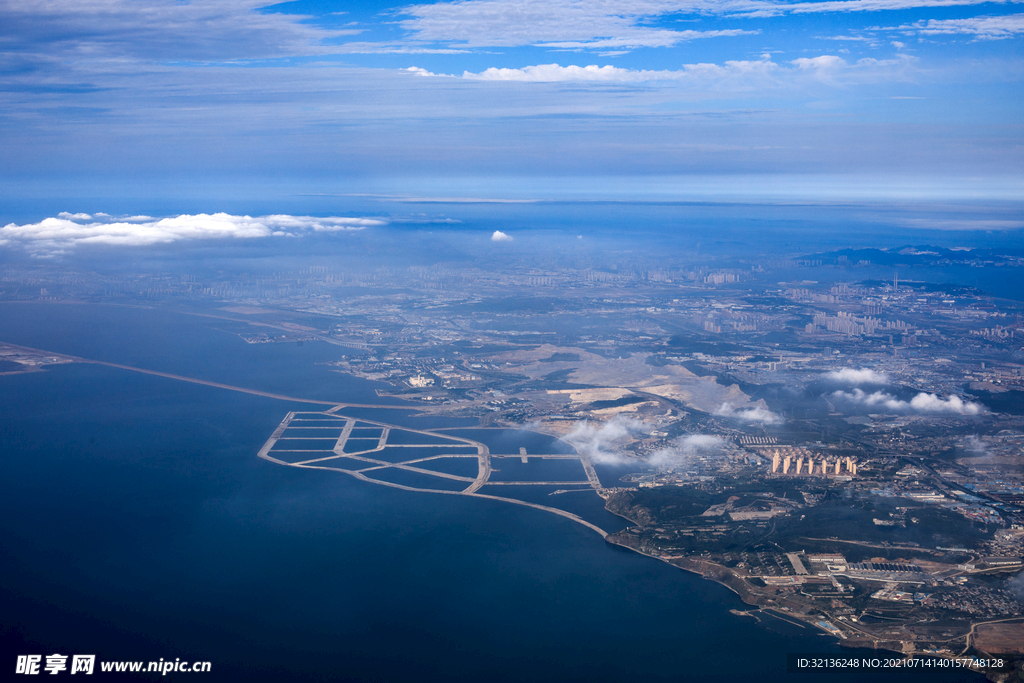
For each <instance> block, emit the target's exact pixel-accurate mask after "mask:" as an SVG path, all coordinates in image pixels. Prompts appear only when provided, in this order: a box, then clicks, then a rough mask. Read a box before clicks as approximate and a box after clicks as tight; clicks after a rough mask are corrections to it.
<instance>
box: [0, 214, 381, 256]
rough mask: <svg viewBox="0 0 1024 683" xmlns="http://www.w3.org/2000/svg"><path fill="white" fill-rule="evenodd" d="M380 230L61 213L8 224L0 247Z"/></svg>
mask: <svg viewBox="0 0 1024 683" xmlns="http://www.w3.org/2000/svg"><path fill="white" fill-rule="evenodd" d="M380 225H385V221H382V220H378V219H371V218H341V217H329V218H315V217H312V216H288V215H273V216H257V217H255V218H253V217H251V216H232V215H230V214H226V213H214V214H205V213H201V214H196V215H181V216H173V217H170V218H159V219H156V218H151V217H149V216H129V217H119V218H115V217H113V216H109V215H107V214H101V213H98V214H94V215H90V214H86V213H74V214H72V213H67V212H61V213H60V214H59V215H58V216H57V217H56V218H45V219H43V220H41V221H39V222H38V223H28V224H25V225H18V224H16V223H9V224H8V225H5V226H4V227H2V228H0V245H7V246H13V245H19V246H21V247H23V248H24V249H25V250H26V251H28V252H30V253H33V254H36V255H48V254H58V253H65V252H67V251H70V250H73V249H74V248H75V247H79V246H85V245H112V246H135V247H138V246H149V245H154V244H169V243H172V242H179V241H183V240H204V239H225V238H235V239H254V238H261V237H271V236H293V237H294V236H298V235H301V234H303V233H307V232H311V231H312V232H339V231H353V230H363V229H364V228H368V227H375V226H380Z"/></svg>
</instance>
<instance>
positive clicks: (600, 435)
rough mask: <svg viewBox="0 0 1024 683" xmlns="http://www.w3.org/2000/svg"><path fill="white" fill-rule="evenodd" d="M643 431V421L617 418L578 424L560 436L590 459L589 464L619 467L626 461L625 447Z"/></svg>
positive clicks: (644, 428) (618, 416)
mask: <svg viewBox="0 0 1024 683" xmlns="http://www.w3.org/2000/svg"><path fill="white" fill-rule="evenodd" d="M646 432H647V428H646V426H645V425H644V423H643V422H640V421H639V420H633V419H631V418H628V417H623V416H621V415H616V416H615V417H614V418H612V419H611V420H609V421H608V422H606V423H605V424H603V425H595V424H593V423H591V422H580V423H579V424H577V425H576V427H575V428H573V430H572V431H571V432H569V434H568V435H567V436H565V437H563V441H566V442H568V443H569V444H570V445H572V447H573V448H575V449H576V451H577V452H578V453H579V454H580V455H583V456H586V457H588V458H590V460H591V462H596V463H600V464H604V465H621V464H624V463H626V462H629V459H628V458H627V457H626V455H625V453H624V452H623V449H624V447H625V446H626V444H628V443H629V442H630V441H631V440H632V439H633V438H635V437H637V436H640V435H642V434H645V433H646Z"/></svg>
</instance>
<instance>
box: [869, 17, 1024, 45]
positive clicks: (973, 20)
mask: <svg viewBox="0 0 1024 683" xmlns="http://www.w3.org/2000/svg"><path fill="white" fill-rule="evenodd" d="M873 30H879V31H903V32H904V33H907V34H908V35H910V34H915V33H916V34H921V35H926V36H937V35H971V36H975V39H976V40H1002V39H1004V38H1013V37H1014V36H1017V35H1020V34H1021V33H1024V14H1007V15H1001V16H988V17H970V18H968V19H928V20H921V21H918V22H915V23H913V24H903V25H902V26H889V27H876V28H875V29H873Z"/></svg>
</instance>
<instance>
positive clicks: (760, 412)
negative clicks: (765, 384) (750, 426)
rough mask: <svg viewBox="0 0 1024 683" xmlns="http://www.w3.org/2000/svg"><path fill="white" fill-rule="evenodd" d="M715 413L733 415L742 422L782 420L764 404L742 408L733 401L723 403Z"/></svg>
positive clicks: (720, 415) (724, 415)
mask: <svg viewBox="0 0 1024 683" xmlns="http://www.w3.org/2000/svg"><path fill="white" fill-rule="evenodd" d="M715 415H718V416H719V417H731V418H733V419H735V420H740V421H741V422H760V423H761V424H769V425H773V424H779V423H780V422H782V418H781V417H780V416H778V415H776V414H775V413H773V412H772V411H770V410H768V409H767V408H765V407H764V406H754V407H753V408H740V409H737V408H736V407H735V406H734V405H733V404H731V403H723V404H722V406H721V407H720V408H719V409H718V410H716V411H715Z"/></svg>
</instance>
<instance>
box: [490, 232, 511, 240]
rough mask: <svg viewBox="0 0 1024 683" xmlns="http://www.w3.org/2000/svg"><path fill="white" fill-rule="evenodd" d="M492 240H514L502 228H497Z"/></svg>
mask: <svg viewBox="0 0 1024 683" xmlns="http://www.w3.org/2000/svg"><path fill="white" fill-rule="evenodd" d="M491 241H492V242H511V241H512V237H511V236H510V235H506V234H505V233H503V232H502V231H501V230H495V231H494V234H493V235H491Z"/></svg>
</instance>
